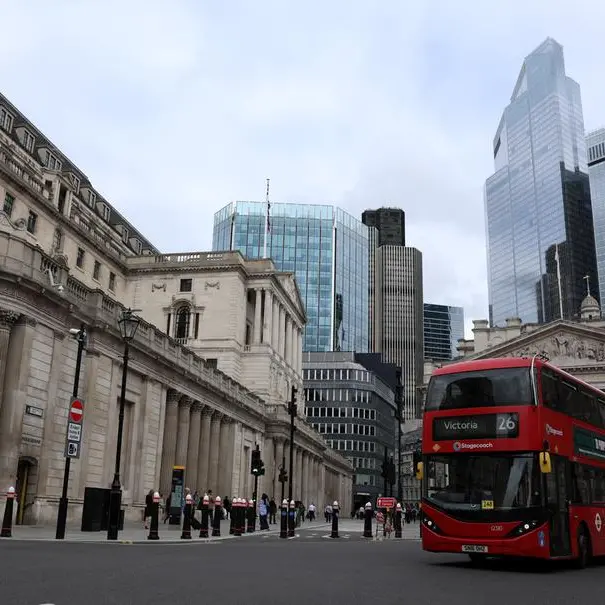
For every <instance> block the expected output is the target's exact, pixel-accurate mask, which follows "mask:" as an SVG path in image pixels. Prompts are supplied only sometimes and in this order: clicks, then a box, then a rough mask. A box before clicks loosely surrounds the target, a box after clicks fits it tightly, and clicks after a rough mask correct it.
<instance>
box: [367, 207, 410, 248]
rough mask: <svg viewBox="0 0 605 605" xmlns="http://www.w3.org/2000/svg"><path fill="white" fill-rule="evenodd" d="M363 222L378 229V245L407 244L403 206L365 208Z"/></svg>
mask: <svg viewBox="0 0 605 605" xmlns="http://www.w3.org/2000/svg"><path fill="white" fill-rule="evenodd" d="M361 222H362V223H363V224H364V225H367V226H368V227H374V228H375V229H376V231H377V233H378V241H377V245H378V246H405V212H404V211H403V210H402V209H401V208H378V209H377V210H365V211H364V212H363V213H362V215H361Z"/></svg>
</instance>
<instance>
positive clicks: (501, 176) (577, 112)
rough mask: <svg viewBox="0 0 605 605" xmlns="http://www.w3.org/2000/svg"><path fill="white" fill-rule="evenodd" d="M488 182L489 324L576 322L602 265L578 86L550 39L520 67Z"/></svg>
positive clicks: (486, 200)
mask: <svg viewBox="0 0 605 605" xmlns="http://www.w3.org/2000/svg"><path fill="white" fill-rule="evenodd" d="M493 149H494V151H493V153H494V164H495V171H496V172H495V173H494V174H493V175H492V176H491V177H490V178H489V179H487V182H486V185H485V209H486V232H487V234H486V237H487V262H488V286H489V320H490V324H491V325H492V326H496V325H500V324H502V323H503V322H504V321H505V320H506V318H509V317H521V318H522V319H523V321H525V322H529V323H536V322H537V323H545V322H550V321H552V320H553V319H556V318H561V317H563V318H566V319H568V318H572V317H573V316H574V314H575V313H576V312H577V309H578V308H579V306H580V303H581V301H582V298H583V297H584V290H585V286H584V281H583V280H584V276H586V275H588V276H589V278H590V281H591V284H592V290H593V294H594V295H595V297H596V298H597V300H598V299H599V292H598V290H597V288H598V284H597V264H596V255H595V243H594V233H593V228H592V224H593V220H592V218H593V217H592V207H591V200H590V188H589V183H588V167H587V161H586V141H585V138H584V121H583V116H582V102H581V97H580V87H579V85H578V84H577V83H576V82H575V81H574V80H572V79H571V78H569V77H567V76H566V74H565V63H564V57H563V48H562V46H561V45H560V44H558V43H557V42H556V41H555V40H553V39H551V38H548V39H547V40H546V41H545V42H543V43H542V44H541V45H540V46H539V47H538V48H537V49H536V50H534V51H533V52H532V53H531V54H530V55H528V56H527V57H526V59H525V61H524V63H523V66H522V68H521V72H520V74H519V77H518V79H517V83H516V85H515V88H514V90H513V94H512V97H511V102H510V104H509V105H508V107H507V108H506V109H505V110H504V113H503V115H502V119H501V121H500V124H499V126H498V130H497V132H496V136H495V138H494V148H493Z"/></svg>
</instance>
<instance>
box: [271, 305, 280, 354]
mask: <svg viewBox="0 0 605 605" xmlns="http://www.w3.org/2000/svg"><path fill="white" fill-rule="evenodd" d="M272 299H273V300H272V306H273V319H272V320H271V324H272V325H271V328H272V334H271V346H272V347H273V350H274V351H277V350H278V348H279V302H278V301H277V299H276V298H273V296H272Z"/></svg>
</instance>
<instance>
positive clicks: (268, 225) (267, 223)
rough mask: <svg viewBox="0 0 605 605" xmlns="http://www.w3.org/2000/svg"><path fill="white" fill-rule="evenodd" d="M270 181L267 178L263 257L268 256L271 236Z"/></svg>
mask: <svg viewBox="0 0 605 605" xmlns="http://www.w3.org/2000/svg"><path fill="white" fill-rule="evenodd" d="M269 183H270V179H267V194H266V198H265V202H266V205H267V207H266V213H267V214H266V216H265V238H264V239H265V242H264V245H263V258H267V239H268V238H269V233H270V232H271V218H270V211H271V202H270V201H269Z"/></svg>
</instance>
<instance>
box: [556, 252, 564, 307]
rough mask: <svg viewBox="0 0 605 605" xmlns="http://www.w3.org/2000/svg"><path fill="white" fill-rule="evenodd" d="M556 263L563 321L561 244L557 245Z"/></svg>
mask: <svg viewBox="0 0 605 605" xmlns="http://www.w3.org/2000/svg"><path fill="white" fill-rule="evenodd" d="M555 262H556V263H557V287H558V289H559V313H560V314H561V319H563V292H562V290H561V263H560V262H559V244H555Z"/></svg>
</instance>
